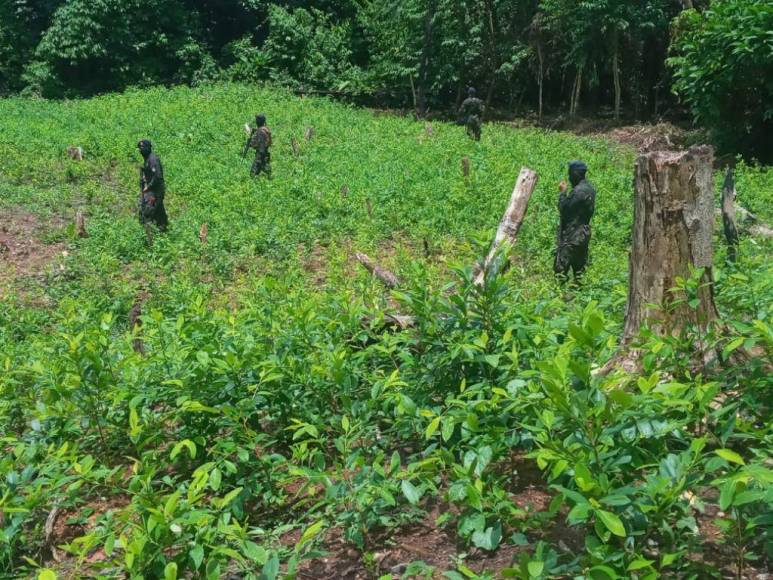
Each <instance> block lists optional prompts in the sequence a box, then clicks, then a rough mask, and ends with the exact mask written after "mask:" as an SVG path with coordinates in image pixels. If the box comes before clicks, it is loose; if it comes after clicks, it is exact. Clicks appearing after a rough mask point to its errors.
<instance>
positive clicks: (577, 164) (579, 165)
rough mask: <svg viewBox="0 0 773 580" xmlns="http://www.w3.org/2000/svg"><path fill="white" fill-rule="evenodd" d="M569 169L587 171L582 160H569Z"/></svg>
mask: <svg viewBox="0 0 773 580" xmlns="http://www.w3.org/2000/svg"><path fill="white" fill-rule="evenodd" d="M569 171H588V166H587V165H585V163H584V162H582V161H570V162H569Z"/></svg>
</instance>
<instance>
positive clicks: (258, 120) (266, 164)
mask: <svg viewBox="0 0 773 580" xmlns="http://www.w3.org/2000/svg"><path fill="white" fill-rule="evenodd" d="M255 124H256V127H254V128H253V129H252V131H250V136H249V137H247V143H245V145H244V151H242V157H246V155H247V151H249V149H250V147H252V148H254V149H255V160H254V161H253V162H252V168H251V169H250V175H252V176H253V177H256V176H258V175H260V174H261V173H265V174H266V175H267V176H268V177H269V178H271V150H270V147H271V130H270V129H269V128H268V126H267V125H266V116H265V115H256V116H255Z"/></svg>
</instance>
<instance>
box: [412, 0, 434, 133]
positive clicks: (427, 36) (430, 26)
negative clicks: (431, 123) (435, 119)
mask: <svg viewBox="0 0 773 580" xmlns="http://www.w3.org/2000/svg"><path fill="white" fill-rule="evenodd" d="M435 4H436V0H429V3H428V4H427V14H426V15H425V16H424V41H423V44H422V47H421V60H420V61H419V86H418V90H417V94H416V116H417V117H418V118H420V119H423V118H424V117H425V116H426V114H427V90H428V87H427V84H428V79H429V55H430V51H431V50H432V37H433V35H434V34H433V33H434V23H435Z"/></svg>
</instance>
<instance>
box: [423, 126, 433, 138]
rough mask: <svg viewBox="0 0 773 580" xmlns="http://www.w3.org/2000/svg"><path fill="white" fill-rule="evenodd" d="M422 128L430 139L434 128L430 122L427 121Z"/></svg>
mask: <svg viewBox="0 0 773 580" xmlns="http://www.w3.org/2000/svg"><path fill="white" fill-rule="evenodd" d="M424 130H425V131H426V132H427V137H429V138H430V139H431V138H432V137H433V136H434V134H435V130H434V129H433V128H432V123H427V124H426V125H424Z"/></svg>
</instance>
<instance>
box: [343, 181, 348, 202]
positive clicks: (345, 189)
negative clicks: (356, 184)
mask: <svg viewBox="0 0 773 580" xmlns="http://www.w3.org/2000/svg"><path fill="white" fill-rule="evenodd" d="M348 196H349V186H348V185H346V184H345V183H344V184H343V185H342V186H341V197H343V198H344V199H346V198H347V197H348Z"/></svg>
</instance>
